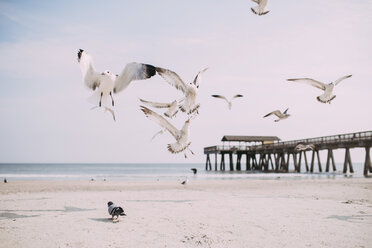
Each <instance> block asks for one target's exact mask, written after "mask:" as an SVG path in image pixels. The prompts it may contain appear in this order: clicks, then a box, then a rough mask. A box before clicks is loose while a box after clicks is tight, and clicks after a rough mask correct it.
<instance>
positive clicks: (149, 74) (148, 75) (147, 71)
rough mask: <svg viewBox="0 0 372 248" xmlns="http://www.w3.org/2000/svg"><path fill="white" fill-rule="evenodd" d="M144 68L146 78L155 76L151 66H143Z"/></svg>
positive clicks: (154, 69) (153, 68) (154, 70)
mask: <svg viewBox="0 0 372 248" xmlns="http://www.w3.org/2000/svg"><path fill="white" fill-rule="evenodd" d="M145 66H146V76H147V77H148V78H150V77H152V76H154V75H155V74H156V68H155V66H153V65H149V64H145Z"/></svg>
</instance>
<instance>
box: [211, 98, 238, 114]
mask: <svg viewBox="0 0 372 248" xmlns="http://www.w3.org/2000/svg"><path fill="white" fill-rule="evenodd" d="M212 96H213V97H215V98H221V99H224V100H225V101H226V102H227V104H228V105H227V106H228V108H229V109H230V110H231V107H232V100H233V99H234V98H238V97H243V95H239V94H238V95H235V96H233V97H232V98H231V99H230V101H229V100H227V98H226V97H224V96H221V95H212Z"/></svg>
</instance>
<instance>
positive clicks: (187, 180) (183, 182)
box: [181, 177, 189, 185]
mask: <svg viewBox="0 0 372 248" xmlns="http://www.w3.org/2000/svg"><path fill="white" fill-rule="evenodd" d="M188 182H189V179H188V178H187V177H186V180H185V181H182V183H181V184H183V185H185V184H187V183H188Z"/></svg>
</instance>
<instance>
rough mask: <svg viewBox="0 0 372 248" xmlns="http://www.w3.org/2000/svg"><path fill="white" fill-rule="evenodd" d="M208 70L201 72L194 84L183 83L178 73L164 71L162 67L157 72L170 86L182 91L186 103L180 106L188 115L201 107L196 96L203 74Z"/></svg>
mask: <svg viewBox="0 0 372 248" xmlns="http://www.w3.org/2000/svg"><path fill="white" fill-rule="evenodd" d="M207 69H208V68H205V69H203V70H201V71H200V72H199V73H198V74H197V75H196V77H195V79H194V81H193V82H192V83H189V84H186V83H184V82H183V81H182V79H181V78H180V77H179V76H178V75H177V73H175V72H173V71H171V70H168V69H163V68H160V67H156V71H157V72H158V74H159V75H160V76H161V77H162V78H163V79H164V80H165V81H166V82H167V83H168V84H170V85H172V86H174V87H175V88H176V89H177V90H180V91H182V92H183V94H184V95H185V101H184V102H183V103H182V105H181V106H180V109H181V111H182V112H186V114H188V115H189V114H192V113H194V112H195V111H196V113H197V110H198V108H199V107H200V104H196V95H197V93H198V88H199V82H200V80H201V79H200V78H201V74H202V73H203V72H205V71H206V70H207Z"/></svg>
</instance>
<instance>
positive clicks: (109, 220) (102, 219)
mask: <svg viewBox="0 0 372 248" xmlns="http://www.w3.org/2000/svg"><path fill="white" fill-rule="evenodd" d="M89 219H90V220H94V221H98V222H105V223H113V221H112V219H111V218H89Z"/></svg>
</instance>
